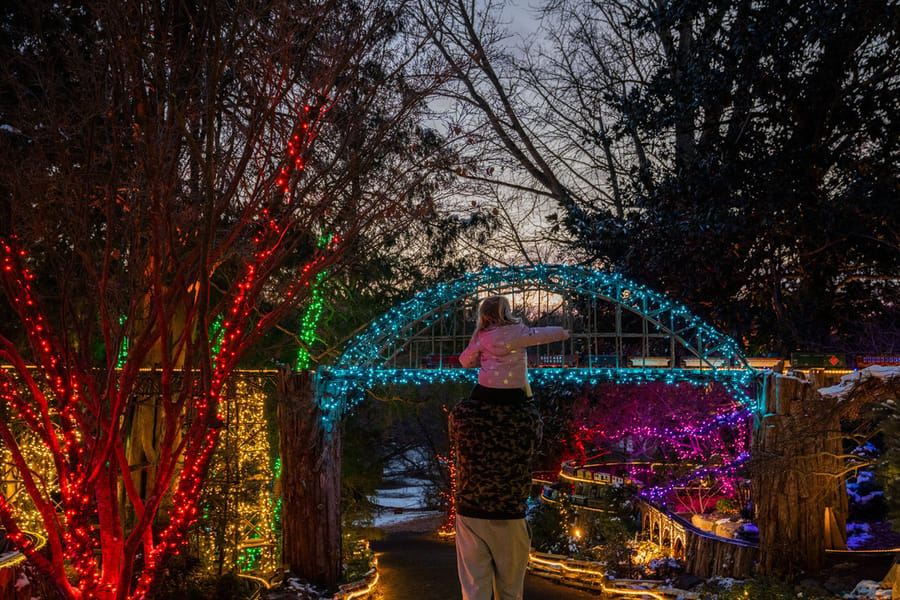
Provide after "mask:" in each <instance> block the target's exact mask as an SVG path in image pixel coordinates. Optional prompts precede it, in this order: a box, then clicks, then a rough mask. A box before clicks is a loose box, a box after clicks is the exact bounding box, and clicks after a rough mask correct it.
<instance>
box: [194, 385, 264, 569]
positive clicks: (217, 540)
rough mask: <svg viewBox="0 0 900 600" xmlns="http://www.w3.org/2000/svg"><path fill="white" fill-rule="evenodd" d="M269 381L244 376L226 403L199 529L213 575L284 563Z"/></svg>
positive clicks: (204, 559)
mask: <svg viewBox="0 0 900 600" xmlns="http://www.w3.org/2000/svg"><path fill="white" fill-rule="evenodd" d="M270 378H271V376H270V375H266V374H265V373H243V374H241V375H240V376H239V377H238V378H237V379H236V382H235V384H234V386H233V390H231V389H229V390H227V393H226V398H225V399H224V401H223V406H222V411H221V412H222V415H223V417H224V419H225V429H224V431H223V432H222V434H221V435H220V440H219V445H218V447H217V449H216V453H215V454H214V456H213V458H212V460H211V461H210V471H209V475H208V478H207V483H206V486H205V487H204V490H203V499H202V502H201V507H202V508H201V510H202V515H201V518H200V520H199V522H198V527H196V528H195V532H196V536H197V540H196V542H197V546H198V550H199V552H200V558H201V561H202V563H203V565H204V566H205V567H207V568H209V569H210V570H212V571H225V572H229V571H232V570H236V571H238V572H254V573H259V574H263V575H271V574H272V573H275V572H277V570H278V565H279V564H280V563H279V560H278V559H279V557H278V539H277V533H276V530H275V529H276V527H275V525H276V521H277V519H278V503H279V497H278V496H279V493H278V492H279V490H278V489H277V484H278V469H277V458H276V457H274V456H273V449H272V448H271V447H270V444H269V439H270V437H269V433H268V422H267V420H266V411H265V402H266V398H267V396H268V394H269V393H270V392H268V391H267V390H266V389H265V388H266V383H267V381H268V380H269V379H270ZM273 465H274V467H275V468H273Z"/></svg>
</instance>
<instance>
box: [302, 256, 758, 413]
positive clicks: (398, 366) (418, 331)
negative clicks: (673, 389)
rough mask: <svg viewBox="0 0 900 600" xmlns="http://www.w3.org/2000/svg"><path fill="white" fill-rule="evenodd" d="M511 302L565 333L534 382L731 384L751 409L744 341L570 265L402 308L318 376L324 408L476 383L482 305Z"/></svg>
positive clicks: (539, 357)
mask: <svg viewBox="0 0 900 600" xmlns="http://www.w3.org/2000/svg"><path fill="white" fill-rule="evenodd" d="M494 294H502V295H506V296H508V297H509V298H510V300H511V303H512V305H513V310H514V312H516V313H517V314H519V315H521V316H522V317H523V318H524V320H525V322H526V323H528V324H530V325H534V326H543V325H561V326H563V327H566V328H567V329H569V330H570V331H571V332H572V336H571V338H570V339H569V340H566V341H565V342H556V343H553V344H547V345H543V346H537V347H533V348H530V349H529V355H528V361H529V377H530V379H531V381H532V382H534V383H535V384H536V385H541V384H542V383H547V382H550V381H564V382H573V383H578V382H583V383H598V382H602V381H616V382H623V383H627V382H643V381H665V382H669V383H677V382H692V383H696V384H705V383H709V382H712V381H718V382H722V383H724V384H725V385H728V386H729V387H731V388H732V389H733V390H734V391H735V393H736V395H737V397H738V399H739V400H740V401H741V402H743V403H744V404H748V405H749V404H751V403H752V402H753V400H751V398H750V396H748V395H747V392H746V389H747V388H748V386H750V385H751V384H752V382H753V380H754V377H755V375H756V371H755V370H754V369H753V368H752V367H751V366H750V365H749V364H748V362H747V359H746V358H745V357H744V356H743V355H742V354H741V352H740V350H739V349H738V345H737V343H736V342H735V341H734V340H732V339H731V338H729V337H727V336H725V335H723V334H721V333H719V332H718V331H717V330H716V329H715V328H713V327H712V326H710V325H708V324H707V323H705V322H704V321H703V320H701V319H700V318H698V317H697V316H695V315H693V314H692V313H691V312H690V311H689V310H688V309H687V308H686V307H685V306H684V305H682V304H680V303H678V302H675V301H673V300H672V299H670V298H668V297H667V296H665V295H663V294H660V293H658V292H655V291H653V290H651V289H648V288H647V287H645V286H642V285H639V284H637V283H634V282H632V281H629V280H627V279H625V278H624V277H621V276H620V275H618V274H615V273H607V272H601V271H593V270H590V269H587V268H584V267H578V266H567V265H531V266H519V267H492V268H486V269H484V270H482V271H479V272H476V273H469V274H466V275H465V276H463V277H460V278H458V279H456V280H453V281H449V282H445V283H439V284H437V285H435V286H434V287H432V288H430V289H428V290H425V291H423V292H421V293H419V294H418V295H416V296H415V297H413V298H411V299H410V300H408V301H406V302H403V303H401V304H399V305H398V306H395V307H394V308H392V309H390V310H389V311H387V312H386V313H384V314H383V315H381V316H380V317H379V318H377V319H376V320H374V321H373V322H372V324H371V325H370V326H369V327H368V329H366V330H365V331H364V332H363V333H361V334H360V335H358V336H357V337H356V338H354V339H353V340H351V342H350V343H349V344H348V346H347V348H346V350H345V351H344V353H343V355H342V356H341V357H340V359H339V360H338V361H337V362H336V364H335V365H334V366H333V367H327V368H321V369H320V370H319V377H320V380H321V381H322V382H323V383H324V384H325V385H324V386H320V393H319V399H320V403H321V404H322V406H323V408H325V409H330V410H335V411H338V412H340V411H342V410H347V409H350V408H352V407H353V406H354V405H355V403H357V402H358V401H359V400H360V399H361V397H362V395H363V394H362V393H361V392H364V390H365V389H368V388H371V387H374V386H378V385H390V384H425V383H438V382H467V381H470V382H473V383H474V382H475V381H476V378H477V369H463V368H461V367H460V365H459V360H458V356H459V353H460V352H462V350H463V349H464V348H465V347H466V345H467V344H468V342H469V339H470V338H471V336H472V333H473V332H474V331H475V324H476V321H477V310H478V304H479V302H480V301H481V300H482V299H483V298H485V297H486V296H490V295H494Z"/></svg>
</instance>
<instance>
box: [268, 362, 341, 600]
mask: <svg viewBox="0 0 900 600" xmlns="http://www.w3.org/2000/svg"><path fill="white" fill-rule="evenodd" d="M315 379H316V377H315V373H314V372H312V371H303V372H299V373H294V372H292V371H290V370H287V369H283V370H282V371H281V372H280V373H279V377H278V392H279V398H278V433H279V439H280V442H281V497H282V531H283V536H284V542H283V562H284V564H285V565H286V566H287V567H289V568H290V570H291V572H292V573H293V574H294V575H295V576H297V577H299V578H301V579H303V580H304V581H306V582H309V583H312V584H314V585H316V586H319V587H324V588H326V589H328V590H331V591H334V590H336V589H337V585H338V583H339V582H340V576H341V427H340V423H339V422H334V423H333V424H331V425H330V426H328V425H327V423H328V421H327V420H328V419H330V418H331V415H327V414H325V413H324V412H323V411H322V409H321V408H320V407H319V405H318V403H317V402H316V391H315V385H316V381H315Z"/></svg>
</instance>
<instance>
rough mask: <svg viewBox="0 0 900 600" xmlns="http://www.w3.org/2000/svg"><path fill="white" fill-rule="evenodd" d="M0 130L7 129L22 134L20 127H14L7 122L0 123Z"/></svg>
mask: <svg viewBox="0 0 900 600" xmlns="http://www.w3.org/2000/svg"><path fill="white" fill-rule="evenodd" d="M0 131H8V132H9V133H15V134H16V135H23V134H22V130H21V129H16V128H15V127H13V126H12V125H9V124H7V123H4V124H2V125H0Z"/></svg>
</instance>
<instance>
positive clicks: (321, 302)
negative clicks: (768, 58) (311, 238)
mask: <svg viewBox="0 0 900 600" xmlns="http://www.w3.org/2000/svg"><path fill="white" fill-rule="evenodd" d="M330 242H331V237H330V236H325V235H323V236H322V237H320V238H319V241H318V242H317V243H316V247H317V248H320V249H321V248H325V247H326V246H328V244H329V243H330ZM327 277H328V272H327V271H320V272H319V273H317V274H316V280H315V282H314V283H313V288H312V292H311V293H310V299H309V305H308V306H307V307H306V313H305V314H304V315H303V320H302V321H301V323H300V341H301V342H302V345H301V346H300V350H299V351H298V352H297V370H298V371H305V370H306V369H308V368H309V365H310V363H311V361H312V355H311V354H310V351H309V348H310V347H311V346H312V344H313V343H314V342H315V341H316V331H317V330H318V328H319V319H321V318H322V309H323V308H324V307H325V297H324V294H323V292H322V287H323V283H324V281H325V279H326V278H327Z"/></svg>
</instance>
